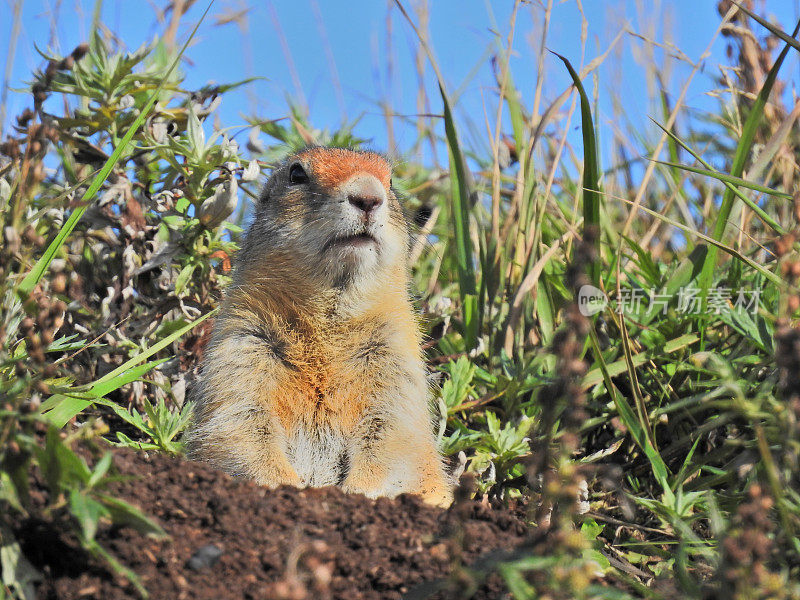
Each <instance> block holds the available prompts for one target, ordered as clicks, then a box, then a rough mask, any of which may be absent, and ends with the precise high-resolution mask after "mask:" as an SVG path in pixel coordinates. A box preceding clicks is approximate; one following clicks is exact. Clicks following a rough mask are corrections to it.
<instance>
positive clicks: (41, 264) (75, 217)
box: [18, 0, 214, 296]
mask: <svg viewBox="0 0 800 600" xmlns="http://www.w3.org/2000/svg"><path fill="white" fill-rule="evenodd" d="M213 3H214V0H211V2H209V4H208V6H207V7H206V10H205V12H204V13H203V14H202V15H201V17H200V20H199V21H198V22H197V24H196V25H195V27H194V30H193V31H192V33H191V35H189V38H188V39H187V40H186V42H185V43H184V44H183V47H182V48H181V50H180V52H178V55H177V56H176V57H175V59H174V60H173V61H172V64H171V65H170V67H169V70H168V71H167V72H166V74H165V75H164V77H163V78H162V79H161V81H160V82H159V84H158V87H157V88H156V90H155V91H154V92H153V93H152V94H151V95H150V98H149V99H148V100H147V104H145V106H144V108H143V109H142V111H141V112H140V113H139V116H138V117H136V120H135V121H134V122H133V123H132V124H131V126H130V127H129V128H128V131H126V132H125V135H124V136H123V137H122V139H121V140H120V142H119V144H118V145H117V147H116V148H115V149H114V152H112V153H111V156H109V157H108V160H106V162H105V164H104V165H103V167H102V168H101V169H100V172H99V173H98V174H97V175H96V176H95V178H94V180H93V181H92V183H91V185H90V186H89V188H88V189H87V190H86V192H85V193H84V194H83V197H82V198H81V203H80V205H79V206H77V207H76V208H75V209H74V210H73V211H72V214H71V215H70V216H69V218H68V219H67V220H66V221H65V222H64V224H63V225H62V226H61V229H60V230H59V232H58V234H57V235H56V237H55V238H53V241H52V242H50V244H49V245H48V246H47V249H46V250H45V251H44V254H42V256H41V258H39V260H38V261H36V264H35V265H34V266H33V269H31V271H30V272H29V273H28V274H27V275H26V276H25V278H24V279H23V280H22V282H21V283H20V284H19V288H18V290H19V292H20V293H21V294H22V295H24V296H25V295H28V294H30V292H31V290H33V288H34V287H35V286H36V284H37V283H39V281H40V280H41V278H42V277H43V276H44V274H45V273H46V272H47V269H48V267H49V266H50V263H51V262H53V259H54V258H55V256H56V253H57V252H58V250H59V249H60V248H61V245H62V244H63V243H64V241H65V240H66V239H67V236H68V235H69V234H70V233H72V230H73V229H75V226H76V225H77V224H78V221H79V220H80V219H81V217H82V216H83V213H84V212H86V209H87V208H88V207H89V202H91V200H92V199H93V198H94V196H95V194H97V192H98V190H99V189H100V187H101V186H102V185H103V183H105V181H106V179H107V178H108V175H109V173H111V170H112V169H113V168H114V167H115V166H116V164H117V163H118V162H119V159H120V157H121V156H122V153H123V152H125V149H126V148H127V147H128V144H129V143H130V141H131V139H132V138H133V136H134V135H135V134H136V131H137V130H138V129H139V126H140V125H141V124H142V123H144V121H145V119H146V118H147V117H148V116H149V115H150V109H151V108H152V107H153V104H155V102H156V100H157V99H158V96H159V94H160V93H161V90H162V88H163V87H164V82H166V81H168V80H169V77H170V75H172V72H173V71H174V70H175V67H177V66H178V63H179V62H180V59H181V57H182V56H183V53H184V52H185V51H186V48H188V47H189V43H190V42H191V41H192V39H193V38H194V35H195V33H197V30H198V28H199V27H200V24H201V23H202V22H203V19H205V17H206V14H208V11H209V10H210V9H211V5H212V4H213Z"/></svg>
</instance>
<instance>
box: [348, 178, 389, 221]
mask: <svg viewBox="0 0 800 600" xmlns="http://www.w3.org/2000/svg"><path fill="white" fill-rule="evenodd" d="M340 193H341V194H343V195H344V196H345V197H346V198H347V201H348V202H349V203H350V204H352V205H353V206H354V207H356V208H357V209H358V210H359V211H361V212H362V213H363V218H369V217H372V216H374V213H375V212H376V211H377V209H378V207H379V206H380V205H381V204H383V203H384V202H385V201H386V190H385V189H384V187H383V184H382V183H381V182H380V181H379V180H378V178H377V177H375V176H374V175H371V174H368V173H359V174H357V175H355V176H354V177H351V178H350V179H349V180H348V181H347V182H346V183H345V184H344V185H343V186H342V188H341V189H340Z"/></svg>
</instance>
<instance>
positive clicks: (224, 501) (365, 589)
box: [16, 450, 525, 600]
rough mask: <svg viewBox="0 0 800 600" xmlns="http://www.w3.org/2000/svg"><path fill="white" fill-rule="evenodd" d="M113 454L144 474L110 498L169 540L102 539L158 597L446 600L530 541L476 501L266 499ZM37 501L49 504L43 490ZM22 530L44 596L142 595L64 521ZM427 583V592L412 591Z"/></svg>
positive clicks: (495, 586) (496, 593) (237, 486)
mask: <svg viewBox="0 0 800 600" xmlns="http://www.w3.org/2000/svg"><path fill="white" fill-rule="evenodd" d="M114 452H115V465H116V466H117V468H118V470H119V471H120V473H121V474H123V475H132V476H134V477H130V478H126V479H125V480H123V481H119V482H117V483H114V484H113V486H112V488H111V491H112V493H113V494H115V495H117V496H119V497H121V498H123V499H125V500H127V501H128V502H130V503H132V504H134V505H136V506H138V507H140V508H141V509H142V510H144V511H145V512H146V513H147V514H149V515H150V516H152V517H154V518H155V520H156V521H157V522H158V523H159V524H160V525H161V526H162V527H163V528H164V529H165V530H166V531H167V533H169V535H170V539H169V540H167V541H157V540H154V539H151V538H148V537H145V536H143V535H141V534H139V533H137V532H136V531H134V530H132V529H130V528H117V529H114V528H111V527H105V528H102V529H101V531H100V532H99V533H98V535H97V539H98V541H99V542H100V544H101V545H102V546H103V547H105V548H106V549H107V550H109V551H110V552H111V553H112V554H113V555H114V556H115V557H117V558H118V559H119V560H120V561H121V562H122V563H123V564H124V565H126V566H127V567H129V568H131V569H132V570H133V571H134V572H136V573H137V574H138V575H139V577H140V579H141V581H142V583H143V584H144V586H145V587H146V588H147V590H148V591H149V592H150V597H151V598H153V599H162V598H163V599H167V598H168V599H173V598H174V599H180V598H189V599H192V600H200V599H205V598H209V599H211V598H213V599H220V598H269V599H272V598H276V599H277V598H282V599H283V598H285V599H297V600H300V599H304V598H313V599H314V600H326V599H334V598H341V599H347V600H359V599H362V598H364V599H366V598H375V599H384V598H386V599H391V598H401V597H402V596H404V595H406V594H409V597H428V593H429V592H430V591H434V590H435V589H436V588H439V589H440V591H439V592H438V596H437V597H440V598H444V597H454V598H467V597H470V596H469V595H468V593H467V588H468V587H472V586H471V579H472V578H471V576H470V575H469V573H470V571H469V570H468V569H463V568H459V567H458V566H457V565H467V566H468V565H470V564H472V563H474V562H475V561H476V559H478V557H480V556H483V557H484V558H485V557H486V555H487V553H490V552H491V551H493V550H496V551H502V550H510V549H511V548H513V547H514V546H516V545H518V544H519V543H521V542H522V540H523V538H524V536H525V526H524V524H523V522H522V521H521V520H520V519H519V518H518V516H516V515H515V514H514V513H513V512H512V511H509V510H508V509H498V508H491V507H489V506H487V505H485V504H481V503H479V502H475V501H471V500H463V501H460V502H459V503H458V504H457V505H456V506H455V507H454V508H452V509H450V510H449V511H443V510H440V509H435V508H431V507H428V506H426V505H424V504H422V503H421V502H420V501H419V500H418V499H417V498H415V497H412V496H401V497H399V498H397V499H395V500H389V499H378V500H369V499H367V498H364V497H363V496H352V495H350V496H348V495H345V494H343V493H342V492H341V491H340V490H339V489H337V488H321V489H307V490H299V489H295V488H280V489H277V490H267V489H264V488H261V487H258V486H255V485H253V484H252V483H250V482H247V481H241V480H235V479H232V478H230V477H228V476H227V475H225V474H223V473H220V472H218V471H215V470H213V469H210V468H208V467H206V466H205V465H202V464H198V463H193V462H187V461H184V460H180V459H174V458H170V457H166V456H163V455H158V454H153V453H151V454H149V455H147V454H145V453H142V452H132V451H120V450H115V451H114ZM34 492H35V493H34V498H36V494H38V495H39V497H40V501H42V502H43V501H44V496H43V492H42V491H41V490H38V491H37V490H34ZM16 533H17V536H18V539H20V540H21V542H22V546H23V552H24V553H25V554H26V556H27V557H28V558H29V560H31V562H33V563H34V566H36V567H37V569H38V570H39V571H40V572H42V573H43V574H44V575H45V581H44V582H43V583H42V584H41V585H40V586H39V592H38V596H39V597H40V598H103V599H106V598H115V599H116V598H135V597H137V594H136V592H135V590H134V588H133V587H132V586H131V585H130V583H128V582H127V581H126V580H125V579H124V578H122V577H120V576H117V575H113V574H112V573H111V572H110V570H109V569H108V568H107V567H106V566H105V565H104V564H103V563H101V562H98V561H97V560H95V559H93V558H91V557H90V556H88V555H87V554H86V553H84V552H83V551H81V550H80V547H79V546H78V545H77V543H76V541H75V540H74V539H73V538H72V537H71V536H70V534H68V533H66V531H65V528H63V527H59V526H58V524H57V523H53V522H43V521H34V520H28V521H25V522H23V523H20V527H19V529H18V530H17V532H16ZM454 573H455V575H454ZM422 582H427V583H426V584H424V588H425V591H424V593H422V592H423V590H422V589H420V588H419V587H416V589H414V588H415V586H419V584H421V583H422ZM430 582H436V583H434V584H431V583H430ZM478 583H479V584H480V585H479V588H478V590H477V592H476V594H475V595H474V596H473V597H475V598H487V599H493V600H494V599H496V598H502V597H504V596H505V595H506V591H505V589H504V586H503V584H502V582H501V581H500V579H499V578H497V577H496V576H491V577H490V578H489V579H488V580H486V581H482V582H478ZM445 584H446V586H445Z"/></svg>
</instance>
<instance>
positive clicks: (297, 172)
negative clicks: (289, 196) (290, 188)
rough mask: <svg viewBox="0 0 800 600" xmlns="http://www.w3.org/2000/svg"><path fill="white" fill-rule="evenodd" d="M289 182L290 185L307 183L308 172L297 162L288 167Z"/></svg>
mask: <svg viewBox="0 0 800 600" xmlns="http://www.w3.org/2000/svg"><path fill="white" fill-rule="evenodd" d="M289 183H291V184H292V185H300V184H303V183H308V173H306V171H305V169H303V167H301V166H300V165H299V164H297V163H295V164H293V165H292V166H291V167H289Z"/></svg>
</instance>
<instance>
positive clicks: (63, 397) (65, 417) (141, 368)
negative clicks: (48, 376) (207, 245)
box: [40, 309, 219, 427]
mask: <svg viewBox="0 0 800 600" xmlns="http://www.w3.org/2000/svg"><path fill="white" fill-rule="evenodd" d="M218 310H219V309H214V310H212V311H210V312H208V313H206V314H204V315H203V316H202V317H200V318H199V319H195V320H194V321H192V322H191V323H188V324H186V325H184V326H183V327H181V328H180V329H178V330H176V331H174V332H173V333H171V334H170V335H168V336H167V337H165V338H164V339H163V340H161V341H160V342H158V343H157V344H154V345H153V346H151V347H150V348H148V349H147V350H145V351H144V352H142V353H140V354H137V355H136V356H134V357H133V358H131V359H128V360H127V361H125V362H124V363H123V364H121V365H120V366H119V367H117V368H116V369H114V370H113V371H111V372H110V373H108V374H107V375H105V376H104V377H101V378H100V379H98V380H97V381H95V382H94V383H92V384H91V385H90V386H89V387H88V389H82V390H76V391H75V393H74V394H73V393H69V392H64V393H61V394H56V395H54V396H51V397H50V398H48V399H47V400H45V401H44V402H43V403H42V406H41V409H40V410H41V411H42V412H43V413H46V415H47V418H48V419H49V420H50V422H51V423H53V425H55V426H56V427H63V426H64V425H66V424H67V422H68V421H69V420H70V419H71V418H72V417H74V416H75V415H77V414H79V413H80V412H81V411H83V410H85V409H86V408H88V407H89V406H90V405H91V404H92V403H93V402H94V401H95V400H97V399H98V398H102V397H103V396H105V395H106V394H109V393H111V392H112V391H114V390H116V389H118V388H120V387H122V386H123V385H125V384H127V383H130V382H131V381H135V380H137V379H139V378H141V377H142V376H143V375H144V374H145V373H147V372H148V371H150V370H151V369H153V368H154V367H157V366H158V365H160V364H161V363H162V362H164V360H166V359H162V360H154V361H151V362H148V363H146V364H144V365H139V363H141V362H142V361H144V360H147V359H148V358H150V357H151V356H152V355H153V354H155V353H156V352H160V351H161V350H163V349H164V348H166V347H167V346H168V345H169V344H171V343H172V342H174V341H175V340H177V339H178V338H180V337H181V336H183V335H184V334H186V333H187V332H189V331H190V330H192V329H194V328H195V327H196V326H197V325H199V324H200V323H202V322H203V321H205V320H206V319H208V318H209V317H211V316H212V315H214V314H216V313H217V311H218ZM137 365H138V366H137Z"/></svg>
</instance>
